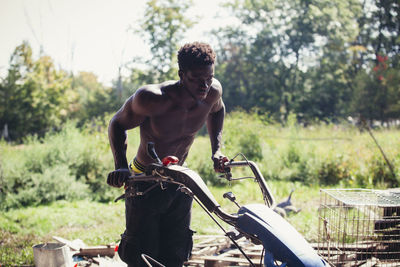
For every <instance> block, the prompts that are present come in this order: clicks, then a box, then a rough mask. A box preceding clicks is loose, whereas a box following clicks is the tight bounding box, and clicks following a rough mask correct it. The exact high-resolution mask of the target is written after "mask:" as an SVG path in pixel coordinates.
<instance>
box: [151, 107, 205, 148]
mask: <svg viewBox="0 0 400 267" xmlns="http://www.w3.org/2000/svg"><path fill="white" fill-rule="evenodd" d="M210 110H211V106H210V105H208V104H206V103H198V104H197V105H196V106H195V107H194V108H191V109H185V108H182V107H179V106H174V107H171V108H170V109H168V110H167V111H166V112H164V113H163V114H160V115H157V116H153V117H151V118H149V120H148V127H147V128H148V129H147V130H148V131H151V135H152V136H153V137H155V138H160V139H164V141H166V140H172V139H180V138H185V137H190V136H194V135H195V134H196V133H197V132H198V131H199V130H200V129H201V127H202V126H203V125H204V123H205V121H206V120H207V117H208V115H209V113H210Z"/></svg>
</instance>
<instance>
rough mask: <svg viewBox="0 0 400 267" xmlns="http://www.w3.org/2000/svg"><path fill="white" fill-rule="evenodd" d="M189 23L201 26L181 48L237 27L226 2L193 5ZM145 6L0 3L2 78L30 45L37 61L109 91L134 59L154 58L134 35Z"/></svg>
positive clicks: (111, 1)
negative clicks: (88, 76) (92, 79)
mask: <svg viewBox="0 0 400 267" xmlns="http://www.w3.org/2000/svg"><path fill="white" fill-rule="evenodd" d="M193 2H194V6H193V7H192V8H191V9H189V11H188V13H187V15H188V16H189V18H195V20H196V21H198V23H197V24H196V25H195V26H194V27H193V28H192V29H191V30H189V31H188V32H187V34H186V35H185V38H184V39H183V40H182V42H181V44H180V45H182V44H184V43H186V42H191V41H204V42H209V43H210V44H211V45H213V42H215V38H213V37H212V36H210V34H207V32H208V31H209V30H210V29H212V28H217V27H220V26H224V25H228V24H232V23H234V19H233V18H231V17H230V16H229V14H228V13H227V12H226V11H225V10H222V9H221V8H220V6H219V5H220V3H222V2H223V0H193ZM145 3H146V0H0V36H1V40H0V77H5V74H6V72H7V68H8V66H9V59H10V56H11V54H12V52H13V50H14V49H15V47H16V46H18V45H20V44H21V43H22V42H23V41H24V40H27V41H28V42H29V43H30V45H31V46H32V49H33V53H34V58H37V57H38V56H39V54H40V51H42V53H44V54H46V55H49V56H50V57H51V58H53V60H54V62H55V64H56V66H57V67H58V68H60V69H64V70H67V71H73V72H74V73H77V72H79V71H91V72H93V73H95V74H96V75H97V76H98V79H99V81H100V82H102V83H104V84H106V85H110V84H111V81H112V80H113V79H115V78H116V77H117V75H118V67H119V66H121V65H123V64H124V63H126V62H128V61H129V60H132V58H134V57H135V56H150V50H149V47H148V45H147V44H146V43H145V42H144V40H143V39H142V38H141V37H140V36H139V35H138V34H135V33H134V32H133V31H132V30H131V29H132V28H133V27H137V25H138V21H139V20H140V19H141V18H142V14H143V10H144V7H145ZM124 71H125V72H126V71H127V70H123V74H124Z"/></svg>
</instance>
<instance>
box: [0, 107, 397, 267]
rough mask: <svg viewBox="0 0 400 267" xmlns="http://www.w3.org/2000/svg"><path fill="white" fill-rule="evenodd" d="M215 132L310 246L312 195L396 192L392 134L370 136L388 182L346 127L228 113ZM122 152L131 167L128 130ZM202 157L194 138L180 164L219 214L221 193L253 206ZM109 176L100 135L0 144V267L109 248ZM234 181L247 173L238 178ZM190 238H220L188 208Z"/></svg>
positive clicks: (250, 186) (248, 194)
mask: <svg viewBox="0 0 400 267" xmlns="http://www.w3.org/2000/svg"><path fill="white" fill-rule="evenodd" d="M224 129H225V131H224V138H223V140H224V145H223V152H224V153H225V154H226V155H227V156H229V157H233V156H234V155H236V154H237V153H239V152H243V153H244V154H245V155H247V156H248V157H249V159H250V160H254V161H256V162H257V164H258V166H259V168H260V170H261V171H262V173H263V175H264V177H265V178H266V179H267V182H268V184H269V185H270V188H271V190H272V192H273V195H274V196H275V199H276V201H277V202H280V201H283V200H285V199H286V198H287V196H288V195H289V193H290V191H291V190H292V189H295V192H294V194H293V198H292V202H293V203H294V205H295V206H296V207H297V208H300V209H301V212H300V213H298V214H293V215H291V216H289V217H288V218H287V219H288V220H289V222H290V223H291V224H292V225H294V226H295V228H296V229H297V230H298V231H299V232H300V233H301V234H303V235H304V236H305V237H306V239H307V240H309V241H311V242H313V241H315V239H316V233H317V228H318V218H317V209H318V206H319V188H320V187H324V188H325V187H353V188H354V187H362V188H385V187H388V186H398V184H399V177H400V173H399V170H400V168H399V166H400V153H399V151H400V143H399V142H398V140H399V136H400V134H399V133H400V132H399V130H398V129H377V130H374V132H373V133H374V136H375V137H376V139H377V140H378V142H379V144H380V146H381V147H382V148H383V150H384V151H385V153H386V156H387V157H388V158H389V160H390V161H391V163H392V165H393V167H394V171H395V173H396V174H397V175H395V177H393V176H392V175H391V174H390V173H389V171H388V167H387V165H386V163H385V162H384V160H383V157H382V155H381V153H380V151H379V149H378V148H377V146H376V144H375V143H374V142H373V140H372V139H371V137H370V136H369V134H368V133H367V132H365V131H359V129H357V128H356V127H354V126H352V125H347V124H343V125H333V124H331V125H322V124H319V125H312V126H309V127H306V128H305V127H301V126H299V125H297V124H296V123H294V122H291V121H290V120H289V123H288V124H287V125H285V126H281V125H277V124H268V123H265V121H264V120H263V118H260V117H258V116H257V115H254V114H247V113H240V112H236V113H232V114H229V116H228V117H227V119H226V120H225V127H224ZM128 143H129V144H128V151H127V157H128V159H129V160H130V159H132V158H133V157H134V156H135V153H136V149H137V147H138V143H139V131H138V130H137V129H135V130H133V131H130V132H129V138H128ZM210 156H211V149H210V141H209V138H208V137H207V136H198V137H196V139H195V141H194V143H193V146H192V149H191V152H190V153H189V156H188V158H187V161H186V162H187V164H188V166H189V167H190V168H192V169H194V170H196V171H197V172H198V173H199V174H200V175H201V176H202V178H204V179H205V180H206V182H207V184H208V185H209V186H210V190H211V191H212V193H213V194H214V196H215V197H216V198H217V200H218V202H219V203H220V204H221V205H222V206H223V207H225V206H226V207H227V208H228V211H229V212H234V211H235V210H236V208H235V206H234V205H233V204H232V203H229V202H228V201H227V200H226V199H223V198H222V195H223V193H224V192H227V191H232V192H234V193H235V195H236V196H237V199H238V202H239V203H240V204H246V203H253V202H262V199H261V198H260V193H259V192H258V191H257V186H256V185H255V184H254V183H253V182H252V181H249V180H247V181H241V182H237V183H233V184H232V185H230V184H228V183H226V182H221V180H220V179H218V178H216V175H215V173H214V172H213V170H212V162H211V160H210ZM112 168H113V166H112V155H111V152H110V149H109V145H108V141H107V131H106V127H103V128H101V129H100V130H99V129H97V128H93V129H89V130H87V131H81V130H79V129H77V128H76V127H74V126H73V125H71V124H69V125H67V126H66V127H65V129H63V131H61V132H58V133H51V134H49V135H48V136H46V137H45V138H44V139H43V140H37V139H34V138H32V139H29V140H28V141H27V142H25V143H24V144H23V145H18V146H16V145H10V144H6V143H5V142H2V141H0V208H1V215H0V265H1V266H2V267H4V266H13V265H17V266H19V265H23V264H32V263H33V255H32V253H33V251H32V246H33V245H34V244H38V243H43V242H48V241H51V240H52V236H61V237H63V238H66V239H70V240H74V239H81V240H83V241H84V242H85V243H86V244H88V245H102V244H108V243H115V242H118V241H119V238H120V234H121V233H122V232H123V229H124V205H123V202H119V203H112V202H111V199H113V198H114V197H116V196H118V195H119V194H120V193H121V192H120V191H118V190H116V189H113V188H111V187H109V186H107V185H106V183H105V176H106V174H107V172H108V171H109V170H111V169H112ZM61 174H62V175H61ZM236 175H238V176H240V175H246V172H244V171H242V170H237V171H236ZM55 178H57V179H55ZM396 179H397V180H396ZM215 184H222V185H223V186H219V187H216V186H212V185H215ZM55 186H58V187H57V188H58V190H57V188H56V187H55ZM67 193H68V194H67ZM60 199H62V200H61V201H60ZM54 200H57V201H54ZM43 203H47V204H43ZM225 226H226V225H225ZM192 228H193V229H194V230H195V231H197V234H222V231H221V230H220V229H219V228H218V227H217V226H216V225H215V223H214V222H213V221H212V220H211V219H210V218H209V217H208V216H207V215H206V214H205V213H204V212H203V211H202V210H201V209H200V207H199V206H198V205H197V204H196V203H194V211H193V216H192Z"/></svg>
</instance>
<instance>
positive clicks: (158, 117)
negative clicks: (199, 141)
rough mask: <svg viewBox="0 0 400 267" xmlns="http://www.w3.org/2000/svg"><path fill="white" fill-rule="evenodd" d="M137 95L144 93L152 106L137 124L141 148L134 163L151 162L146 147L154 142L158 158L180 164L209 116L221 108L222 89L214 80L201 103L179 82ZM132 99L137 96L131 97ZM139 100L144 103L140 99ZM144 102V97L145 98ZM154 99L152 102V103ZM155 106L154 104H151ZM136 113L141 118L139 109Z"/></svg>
mask: <svg viewBox="0 0 400 267" xmlns="http://www.w3.org/2000/svg"><path fill="white" fill-rule="evenodd" d="M140 90H142V92H139V94H143V92H145V94H146V93H147V97H148V99H149V102H151V103H152V104H151V107H144V109H145V112H143V113H146V114H145V115H144V118H143V119H142V120H141V122H140V125H139V127H140V138H141V141H140V146H139V148H138V151H137V155H136V157H137V160H138V161H139V162H140V163H142V164H144V165H147V164H149V163H152V162H154V160H153V159H151V158H150V157H149V156H148V155H147V151H146V144H147V143H148V142H154V143H155V149H156V151H157V154H158V155H159V157H160V158H163V157H165V156H170V155H172V156H176V157H178V158H179V159H180V164H183V162H184V161H185V159H186V157H187V155H188V151H189V149H190V146H191V145H192V143H193V140H194V138H195V135H196V133H197V132H198V131H199V130H200V129H201V127H202V126H203V125H204V123H205V122H206V120H207V118H208V116H209V114H210V113H212V112H215V111H217V110H218V109H220V105H221V103H220V102H221V88H220V84H219V82H218V81H217V80H215V79H214V81H213V83H212V86H211V88H210V91H209V93H208V95H207V97H206V98H205V99H204V100H198V99H194V98H193V97H191V96H190V95H189V94H187V92H185V91H184V89H183V88H182V87H180V85H179V83H178V82H171V81H170V82H166V83H163V84H159V85H151V86H148V87H143V88H141V89H140ZM133 97H134V98H136V97H140V96H138V95H136V94H135V95H134V96H133ZM140 98H142V99H141V100H140V101H141V103H143V97H140ZM144 99H145V100H144V102H146V98H144ZM154 100H155V101H154ZM135 102H136V101H135V100H133V104H135ZM155 102H156V103H157V104H156V105H154V103H155ZM138 113H139V114H136V115H142V114H140V113H142V112H141V111H140V110H139V111H138Z"/></svg>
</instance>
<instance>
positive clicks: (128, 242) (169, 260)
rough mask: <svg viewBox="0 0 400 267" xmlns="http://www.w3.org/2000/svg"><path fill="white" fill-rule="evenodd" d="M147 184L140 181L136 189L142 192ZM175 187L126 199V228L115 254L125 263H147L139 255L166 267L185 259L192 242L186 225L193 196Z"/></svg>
mask: <svg viewBox="0 0 400 267" xmlns="http://www.w3.org/2000/svg"><path fill="white" fill-rule="evenodd" d="M149 186H151V184H149V183H146V182H141V183H138V185H137V189H138V190H139V191H144V190H146V188H148V187H149ZM177 188H178V186H177V185H173V184H169V185H168V186H167V188H166V189H164V190H162V189H161V188H160V187H159V186H157V187H156V188H154V189H152V190H151V191H149V192H148V193H146V194H145V195H144V196H136V197H132V198H128V199H126V200H125V209H126V210H125V217H126V230H125V232H124V233H123V234H122V239H121V243H120V245H119V248H118V254H119V256H120V258H121V259H122V260H123V261H124V262H126V263H127V264H128V266H134V267H140V266H147V265H146V264H145V262H144V261H143V259H142V257H141V255H142V254H146V255H148V256H150V257H152V258H154V259H155V260H157V261H158V262H160V263H162V264H163V265H165V266H168V267H175V266H182V265H183V262H184V261H186V260H187V259H188V257H189V255H190V253H191V250H192V245H193V240H192V236H193V232H192V231H191V230H190V228H189V226H190V217H191V209H192V198H191V197H189V196H188V195H186V194H184V193H182V192H180V191H177ZM153 266H155V265H153Z"/></svg>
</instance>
